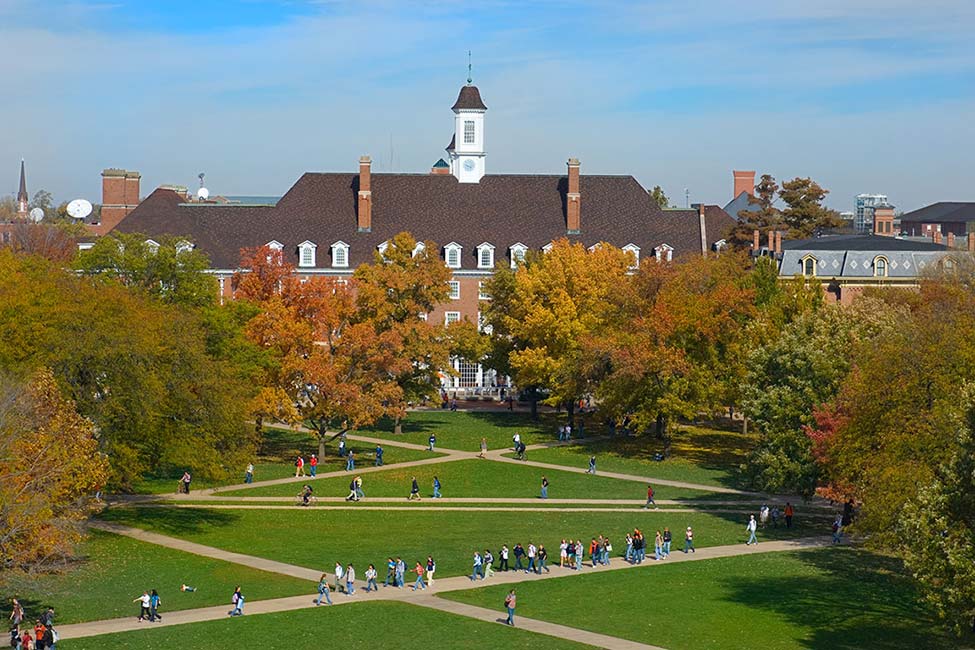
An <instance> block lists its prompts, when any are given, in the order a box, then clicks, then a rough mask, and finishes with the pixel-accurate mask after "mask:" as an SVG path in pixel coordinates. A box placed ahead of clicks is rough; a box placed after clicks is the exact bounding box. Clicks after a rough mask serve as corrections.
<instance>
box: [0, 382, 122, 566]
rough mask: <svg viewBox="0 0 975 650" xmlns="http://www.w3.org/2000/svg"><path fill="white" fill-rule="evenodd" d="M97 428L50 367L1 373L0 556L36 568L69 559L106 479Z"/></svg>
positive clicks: (6, 562)
mask: <svg viewBox="0 0 975 650" xmlns="http://www.w3.org/2000/svg"><path fill="white" fill-rule="evenodd" d="M94 429H95V428H94V425H93V424H92V423H91V421H90V420H88V419H86V418H83V417H82V416H80V415H78V412H77V411H76V410H75V406H74V403H73V402H72V401H71V400H68V399H65V398H64V397H63V396H62V395H61V391H60V389H59V388H58V386H57V383H56V382H55V379H54V375H53V374H52V373H51V371H50V370H48V369H41V370H38V371H36V372H35V373H33V374H32V375H31V376H30V378H29V379H28V380H27V381H26V382H25V381H20V380H17V379H15V378H13V377H11V376H5V377H0V559H2V561H3V563H4V567H5V568H14V569H18V570H22V571H26V572H36V571H42V570H45V569H49V568H52V567H53V566H55V565H57V564H59V563H63V562H64V561H65V560H66V559H68V558H69V557H71V555H72V553H73V547H74V545H75V544H76V543H77V542H78V541H79V540H80V539H81V537H82V534H83V529H82V527H81V525H80V524H81V522H82V521H84V520H85V519H86V518H87V517H88V515H89V514H90V513H91V511H92V499H91V498H92V496H93V495H94V494H95V492H96V491H97V490H98V489H100V488H101V487H103V486H104V485H105V481H106V480H107V479H108V461H107V459H106V457H105V456H104V455H102V454H100V453H99V451H98V441H97V440H96V438H95V431H94Z"/></svg>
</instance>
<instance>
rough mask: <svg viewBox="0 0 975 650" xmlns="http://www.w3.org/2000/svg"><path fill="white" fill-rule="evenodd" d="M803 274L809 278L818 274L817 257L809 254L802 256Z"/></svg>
mask: <svg viewBox="0 0 975 650" xmlns="http://www.w3.org/2000/svg"><path fill="white" fill-rule="evenodd" d="M802 274H803V275H804V276H806V277H807V278H812V277H815V276H816V258H815V257H811V256H807V257H804V258H802Z"/></svg>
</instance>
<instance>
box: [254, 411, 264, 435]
mask: <svg viewBox="0 0 975 650" xmlns="http://www.w3.org/2000/svg"><path fill="white" fill-rule="evenodd" d="M263 430H264V418H263V417H261V416H260V415H258V416H257V417H256V418H254V431H255V432H256V433H261V432H262V431H263Z"/></svg>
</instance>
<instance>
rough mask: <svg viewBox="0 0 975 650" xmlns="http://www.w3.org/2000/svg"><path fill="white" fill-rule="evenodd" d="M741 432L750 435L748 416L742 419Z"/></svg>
mask: <svg viewBox="0 0 975 650" xmlns="http://www.w3.org/2000/svg"><path fill="white" fill-rule="evenodd" d="M741 432H742V433H743V434H744V435H746V436H747V435H748V416H745V417H743V418H742V419H741Z"/></svg>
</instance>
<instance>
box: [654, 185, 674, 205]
mask: <svg viewBox="0 0 975 650" xmlns="http://www.w3.org/2000/svg"><path fill="white" fill-rule="evenodd" d="M650 198H651V199H653V200H654V201H656V203H657V205H659V206H660V207H661V208H668V207H670V199H668V198H667V195H666V194H664V190H663V188H662V187H660V186H659V185H654V186H653V189H652V190H650Z"/></svg>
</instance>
